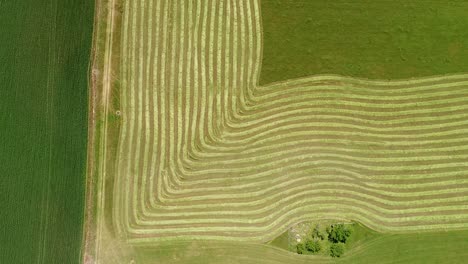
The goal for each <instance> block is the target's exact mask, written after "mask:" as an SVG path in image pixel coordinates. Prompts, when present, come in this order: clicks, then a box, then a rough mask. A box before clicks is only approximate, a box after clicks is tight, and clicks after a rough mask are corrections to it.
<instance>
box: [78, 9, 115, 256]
mask: <svg viewBox="0 0 468 264" xmlns="http://www.w3.org/2000/svg"><path fill="white" fill-rule="evenodd" d="M116 2H117V0H98V1H96V6H95V21H94V34H93V44H92V53H91V54H92V55H91V60H92V61H91V67H90V84H89V89H90V92H89V117H88V161H87V174H86V207H85V221H84V229H83V245H82V258H83V259H82V261H83V263H86V264H90V263H97V259H98V258H97V255H98V249H99V244H98V243H99V240H100V239H99V237H100V236H101V225H102V223H101V214H102V212H100V211H99V210H100V209H101V208H103V204H102V203H103V198H104V189H103V188H104V184H103V183H104V178H105V163H106V162H105V160H106V158H105V148H106V134H107V115H108V109H109V101H110V89H111V87H112V75H111V74H112V43H113V32H114V30H115V23H114V21H115V19H114V18H115V12H116V11H115V10H116ZM106 25H107V26H106ZM104 27H105V28H104ZM103 30H105V33H104V32H103ZM104 39H105V42H104V44H102V42H103V40H104ZM100 121H102V125H101V124H100V123H101V122H100ZM96 154H98V155H96ZM98 203H100V205H98Z"/></svg>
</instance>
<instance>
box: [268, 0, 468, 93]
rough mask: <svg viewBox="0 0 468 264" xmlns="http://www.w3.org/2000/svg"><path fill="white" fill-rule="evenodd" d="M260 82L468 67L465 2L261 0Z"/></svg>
mask: <svg viewBox="0 0 468 264" xmlns="http://www.w3.org/2000/svg"><path fill="white" fill-rule="evenodd" d="M261 8H262V23H263V63H262V73H261V77H260V83H261V84H266V83H271V82H276V81H281V80H287V79H291V78H299V77H304V76H308V75H313V74H340V75H345V76H353V77H360V78H370V79H402V78H405V79H406V78H413V77H423V76H432V75H443V74H451V73H459V72H467V71H468V49H466V48H464V47H467V46H468V30H466V29H467V27H468V16H467V15H466V14H467V12H468V1H465V0H451V1H421V0H379V1H375V0H356V1H349V0H335V1H328V0H307V1H296V0H262V1H261Z"/></svg>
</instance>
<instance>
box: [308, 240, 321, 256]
mask: <svg viewBox="0 0 468 264" xmlns="http://www.w3.org/2000/svg"><path fill="white" fill-rule="evenodd" d="M305 248H306V249H307V251H309V252H312V253H317V252H319V251H320V250H321V249H322V246H321V245H320V243H319V242H318V241H313V240H309V241H307V242H306V244H305Z"/></svg>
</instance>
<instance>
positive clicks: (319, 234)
mask: <svg viewBox="0 0 468 264" xmlns="http://www.w3.org/2000/svg"><path fill="white" fill-rule="evenodd" d="M312 238H313V239H314V240H319V239H320V240H324V239H325V236H324V235H323V234H322V232H320V228H319V225H316V226H315V227H314V229H313V230H312Z"/></svg>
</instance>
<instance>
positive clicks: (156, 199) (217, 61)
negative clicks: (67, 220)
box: [86, 0, 468, 263]
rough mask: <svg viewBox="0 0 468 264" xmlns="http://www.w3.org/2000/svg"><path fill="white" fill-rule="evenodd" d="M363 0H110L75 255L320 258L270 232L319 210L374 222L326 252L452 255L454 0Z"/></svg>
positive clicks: (459, 92)
mask: <svg viewBox="0 0 468 264" xmlns="http://www.w3.org/2000/svg"><path fill="white" fill-rule="evenodd" d="M378 3H380V4H377V3H376V1H373V2H371V1H364V0H362V1H355V3H354V4H352V3H350V1H334V2H333V4H331V3H329V1H328V2H326V3H325V1H281V0H279V1H273V0H264V1H260V0H248V1H237V0H201V1H184V0H174V1H170V0H135V1H119V0H110V1H109V3H108V7H109V10H110V11H109V14H108V16H107V18H106V20H105V25H106V32H107V34H106V36H105V40H104V41H103V43H106V46H105V48H104V49H105V50H104V51H103V52H102V53H101V56H102V57H104V58H105V59H104V61H106V62H107V63H104V66H103V71H102V72H103V76H102V83H103V84H102V91H103V94H104V100H103V105H104V107H103V109H104V116H105V117H106V118H105V119H104V120H103V123H102V127H101V128H100V133H101V134H100V135H102V142H101V152H100V154H99V157H98V159H97V162H98V163H99V164H98V165H99V166H98V167H99V171H98V174H97V177H98V184H97V186H96V188H97V196H96V197H95V198H96V212H97V214H96V219H97V220H96V226H95V227H94V228H95V229H93V234H95V236H93V237H91V239H92V240H93V241H94V242H93V243H95V244H94V247H93V248H90V249H89V251H88V252H87V253H86V259H93V260H96V261H97V262H98V263H310V262H313V263H316V262H317V263H322V262H336V261H338V260H337V259H332V258H331V257H329V256H325V255H324V256H300V255H298V254H295V253H293V252H290V251H287V250H284V249H280V248H278V247H275V246H274V245H271V244H268V242H269V241H272V240H273V239H275V238H276V237H278V236H280V235H281V234H283V233H284V232H285V231H286V230H288V229H289V228H291V227H293V226H295V225H296V224H298V223H301V222H305V221H321V220H334V221H357V222H359V223H361V224H362V225H364V226H365V227H366V228H369V229H371V230H373V231H369V230H368V229H366V228H364V227H363V228H362V230H358V231H357V233H356V235H357V237H366V238H365V239H364V238H363V239H362V240H360V241H355V242H356V243H355V244H354V246H352V245H351V246H349V248H348V251H347V252H346V253H345V255H344V256H343V257H342V258H340V259H339V261H343V262H345V263H357V261H361V262H363V263H364V262H372V261H376V260H379V259H380V258H381V257H384V258H388V259H384V260H382V262H384V261H387V260H388V262H389V263H392V261H393V262H397V263H398V262H400V263H405V262H407V261H411V262H416V263H417V262H420V263H427V262H431V261H432V263H436V262H435V261H440V260H442V259H443V258H444V257H445V258H446V259H447V260H448V261H450V262H451V263H460V262H461V261H462V260H463V259H464V257H466V253H464V252H463V249H464V248H465V247H466V243H467V241H465V240H464V237H465V235H466V234H467V232H468V231H466V230H468V175H467V174H466V171H467V169H468V133H467V132H468V74H467V73H466V70H465V66H464V65H465V64H466V63H467V60H466V59H468V54H467V53H466V51H465V50H463V49H462V48H459V46H460V45H461V46H463V45H465V44H467V42H468V39H467V38H466V33H465V31H464V30H465V28H467V26H468V19H467V18H466V16H465V15H464V13H463V12H462V11H461V10H460V8H461V9H462V10H464V9H466V8H467V7H468V3H464V2H461V1H453V2H451V3H449V4H446V5H441V4H438V3H433V2H430V4H425V5H424V6H422V4H421V1H407V2H405V4H403V3H400V4H398V3H394V2H390V1H380V2H378ZM427 10H429V11H431V12H434V13H435V14H437V15H436V16H429V15H428V13H427V12H426V11H427ZM432 10H433V11H432ZM361 11H365V12H364V13H362V12H361ZM409 21H411V22H414V23H411V24H409ZM429 21H430V23H429ZM467 66H468V65H467ZM106 94H111V96H108V98H106V96H105V95H106ZM112 96H118V97H119V98H117V99H116V98H113V97H112ZM116 124H118V127H117V126H116ZM365 232H367V233H368V234H371V235H364V233H365ZM436 241H443V243H437V242H436ZM279 244H281V243H279ZM409 248H411V249H413V251H406V249H409ZM428 254H429V255H428ZM430 255H432V256H433V258H430V257H429V256H430Z"/></svg>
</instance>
